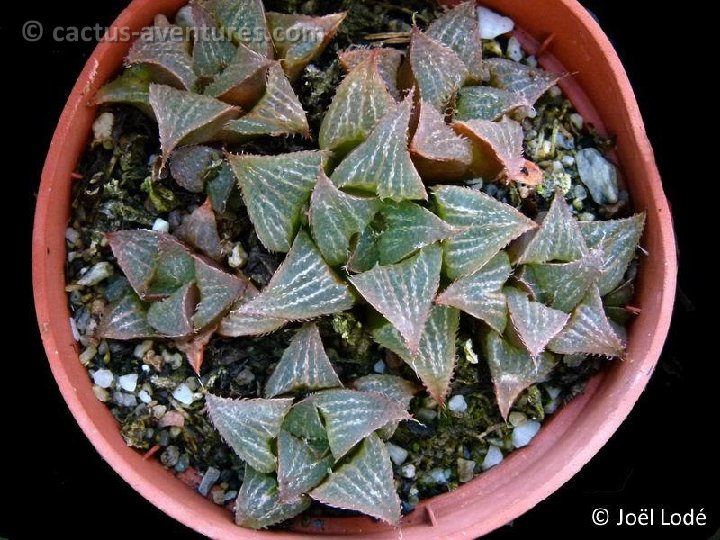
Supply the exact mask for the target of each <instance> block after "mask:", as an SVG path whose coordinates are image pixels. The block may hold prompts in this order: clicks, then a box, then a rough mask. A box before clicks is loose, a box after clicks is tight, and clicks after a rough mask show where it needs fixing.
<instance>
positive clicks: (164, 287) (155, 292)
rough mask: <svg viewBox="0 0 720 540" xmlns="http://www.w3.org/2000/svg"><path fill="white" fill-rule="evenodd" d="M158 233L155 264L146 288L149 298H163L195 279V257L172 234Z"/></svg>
mask: <svg viewBox="0 0 720 540" xmlns="http://www.w3.org/2000/svg"><path fill="white" fill-rule="evenodd" d="M157 234H158V250H157V264H156V267H155V273H154V275H153V277H152V281H151V282H150V287H149V288H148V290H147V293H146V295H145V296H146V297H147V298H148V299H150V300H157V299H160V298H165V297H166V296H168V295H170V294H172V293H174V292H175V291H176V290H178V289H179V288H180V287H182V286H183V285H185V284H186V283H190V282H191V281H193V280H194V279H195V262H196V261H195V257H194V256H193V255H192V254H191V253H190V251H189V250H188V249H187V247H185V245H183V244H182V243H180V242H179V241H178V240H177V239H176V238H175V237H174V236H171V235H169V234H166V233H157Z"/></svg>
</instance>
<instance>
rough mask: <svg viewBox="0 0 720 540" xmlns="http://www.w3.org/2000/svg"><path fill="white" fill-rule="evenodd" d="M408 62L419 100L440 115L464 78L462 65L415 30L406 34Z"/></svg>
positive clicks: (436, 42)
mask: <svg viewBox="0 0 720 540" xmlns="http://www.w3.org/2000/svg"><path fill="white" fill-rule="evenodd" d="M408 58H409V61H410V67H411V68H412V75H413V77H414V79H415V82H416V83H417V86H418V90H419V92H420V98H421V99H422V100H423V101H425V102H427V103H430V104H431V105H432V106H433V107H435V108H436V109H438V110H439V111H440V112H443V111H444V110H445V108H446V107H447V106H448V104H449V103H450V100H451V99H453V97H455V94H456V93H457V91H458V90H460V88H461V87H462V85H463V83H464V82H465V80H466V79H467V78H468V69H467V67H465V64H464V62H463V61H462V60H461V59H460V58H459V57H458V55H457V54H455V52H454V51H453V50H452V49H450V48H449V47H446V46H445V45H443V44H442V43H441V42H440V41H437V40H435V39H433V38H432V37H430V35H428V34H425V33H423V32H421V31H420V30H419V29H418V28H417V27H415V28H413V29H412V33H411V34H410V49H409V52H408Z"/></svg>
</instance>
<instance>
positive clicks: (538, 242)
mask: <svg viewBox="0 0 720 540" xmlns="http://www.w3.org/2000/svg"><path fill="white" fill-rule="evenodd" d="M587 252H588V249H587V245H586V244H585V239H584V238H583V235H582V233H581V232H580V225H579V224H578V222H577V221H576V220H575V218H574V217H573V215H572V211H571V210H570V207H569V206H568V204H567V202H566V201H565V197H564V196H563V194H562V193H561V192H560V191H559V190H557V191H555V197H554V198H553V202H552V204H551V205H550V210H548V213H547V214H546V215H545V217H544V219H543V221H542V224H541V225H540V228H539V229H538V230H537V231H535V233H534V235H533V236H532V237H531V238H530V240H529V241H528V242H527V244H526V245H525V246H524V249H523V250H522V252H521V254H520V256H519V257H518V261H517V262H518V264H530V263H546V262H552V261H563V262H570V261H575V260H578V259H581V258H582V257H583V256H584V255H585V254H586V253H587Z"/></svg>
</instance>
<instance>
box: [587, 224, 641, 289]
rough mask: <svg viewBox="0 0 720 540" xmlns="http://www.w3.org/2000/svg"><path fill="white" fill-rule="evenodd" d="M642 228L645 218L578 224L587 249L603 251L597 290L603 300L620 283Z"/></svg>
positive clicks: (631, 258)
mask: <svg viewBox="0 0 720 540" xmlns="http://www.w3.org/2000/svg"><path fill="white" fill-rule="evenodd" d="M644 228H645V214H644V213H642V214H635V215H634V216H632V217H629V218H627V219H618V220H614V221H588V222H580V232H582V235H583V237H584V238H585V242H587V245H588V247H590V248H597V249H601V250H602V254H603V261H602V269H601V274H600V279H599V282H598V286H599V287H600V294H601V295H602V296H604V295H606V294H608V293H611V292H612V291H613V290H614V289H615V288H616V287H617V286H618V285H620V283H621V282H622V280H623V277H624V276H625V271H626V270H627V267H628V265H629V264H630V262H631V261H632V260H633V258H634V257H635V250H636V249H637V246H638V243H639V242H640V239H641V238H642V234H643V229H644Z"/></svg>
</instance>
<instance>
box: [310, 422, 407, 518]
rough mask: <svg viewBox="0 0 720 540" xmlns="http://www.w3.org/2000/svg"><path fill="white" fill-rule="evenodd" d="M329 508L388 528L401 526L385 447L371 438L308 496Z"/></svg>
mask: <svg viewBox="0 0 720 540" xmlns="http://www.w3.org/2000/svg"><path fill="white" fill-rule="evenodd" d="M310 496H311V497H312V498H313V499H315V500H317V501H320V502H322V503H324V504H327V505H329V506H333V507H335V508H343V509H346V510H357V511H359V512H362V513H363V514H367V515H369V516H372V517H376V518H378V519H382V520H383V521H386V522H387V523H390V524H391V525H397V524H398V523H399V522H400V498H399V497H398V494H397V491H396V490H395V483H394V482H393V473H392V462H391V461H390V456H389V455H388V452H387V449H386V448H385V444H384V443H383V442H382V441H381V440H380V439H379V438H378V437H377V436H374V435H373V436H370V437H368V438H367V439H365V441H364V442H363V444H362V446H361V447H360V449H359V450H358V452H357V453H356V454H355V455H354V456H353V457H352V459H351V460H350V461H349V462H348V463H346V464H344V465H341V466H340V467H339V468H338V469H337V470H336V471H335V472H333V473H331V474H330V476H329V478H328V479H327V480H326V481H325V482H323V483H322V484H320V485H319V486H318V487H316V488H315V489H314V490H312V491H311V492H310Z"/></svg>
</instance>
